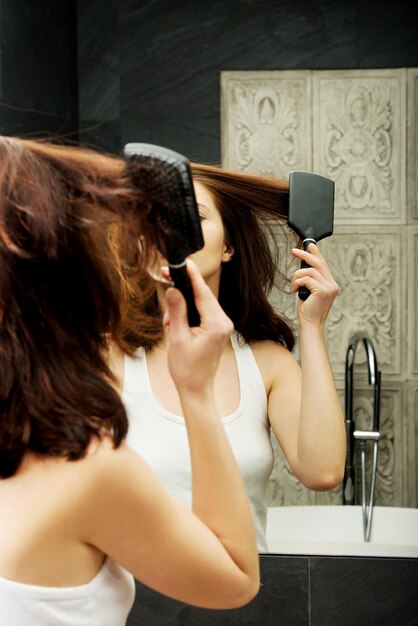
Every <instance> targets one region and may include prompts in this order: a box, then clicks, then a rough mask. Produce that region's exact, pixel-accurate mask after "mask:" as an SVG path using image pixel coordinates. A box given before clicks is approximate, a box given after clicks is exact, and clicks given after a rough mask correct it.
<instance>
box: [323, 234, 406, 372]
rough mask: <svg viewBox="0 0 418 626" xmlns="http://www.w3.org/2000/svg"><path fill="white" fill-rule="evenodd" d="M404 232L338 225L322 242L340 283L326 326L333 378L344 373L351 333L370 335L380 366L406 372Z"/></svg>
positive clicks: (329, 262) (390, 370) (324, 251)
mask: <svg viewBox="0 0 418 626" xmlns="http://www.w3.org/2000/svg"><path fill="white" fill-rule="evenodd" d="M403 239H404V238H403V234H402V229H401V228H399V229H398V230H397V231H396V230H393V229H392V230H388V229H387V228H385V227H378V228H377V227H375V228H370V227H365V228H362V229H361V230H360V229H359V230H358V231H353V229H350V230H348V229H347V228H345V227H339V228H338V230H336V231H335V232H334V235H333V236H332V237H330V238H328V239H324V240H323V241H321V242H320V247H321V249H322V252H323V254H324V257H325V258H326V259H327V261H328V264H329V266H330V268H331V271H332V273H333V275H334V277H335V279H336V281H337V282H338V284H339V285H340V293H339V294H338V296H337V298H336V299H335V301H334V304H333V307H332V309H331V311H330V314H329V316H328V320H327V326H326V337H327V346H328V351H329V354H330V360H331V364H332V366H333V371H334V374H336V375H342V374H343V373H344V364H345V351H346V349H347V346H348V342H349V339H350V337H351V335H352V334H353V333H355V332H358V331H365V332H367V333H368V335H369V336H370V338H371V339H372V341H373V342H374V344H375V348H376V353H377V360H378V364H379V368H381V369H382V372H383V373H385V374H393V375H399V374H400V373H401V357H402V340H403V336H402V333H403V328H404V316H405V308H406V307H405V302H406V293H405V273H404V272H403V271H402V268H403V267H404V254H405V250H404V245H403Z"/></svg>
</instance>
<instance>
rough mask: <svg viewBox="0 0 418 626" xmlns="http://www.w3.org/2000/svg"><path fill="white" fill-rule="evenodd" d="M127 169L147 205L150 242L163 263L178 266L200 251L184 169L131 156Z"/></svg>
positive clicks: (146, 156)
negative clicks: (161, 255) (161, 256)
mask: <svg viewBox="0 0 418 626" xmlns="http://www.w3.org/2000/svg"><path fill="white" fill-rule="evenodd" d="M127 168H128V174H129V176H130V179H131V181H132V182H133V184H134V185H135V186H136V187H137V188H138V189H140V190H141V192H142V194H143V197H144V201H145V203H146V204H147V205H148V215H147V219H148V222H149V223H150V224H151V225H152V227H153V228H152V231H153V232H152V234H153V238H154V243H155V245H156V246H157V248H158V249H159V250H160V252H161V253H162V254H163V255H164V256H165V257H166V258H167V260H168V261H169V262H172V263H179V262H181V261H183V260H184V258H185V257H186V256H188V255H189V254H191V253H192V252H194V251H196V250H198V249H199V248H201V247H202V245H203V237H202V235H201V228H200V219H199V216H198V212H197V207H196V201H195V198H194V190H193V186H192V182H191V174H189V172H188V171H187V168H186V166H185V165H184V164H183V163H179V162H173V160H170V159H166V158H161V157H159V156H158V155H157V156H154V155H149V154H132V155H130V157H129V159H128V163H127Z"/></svg>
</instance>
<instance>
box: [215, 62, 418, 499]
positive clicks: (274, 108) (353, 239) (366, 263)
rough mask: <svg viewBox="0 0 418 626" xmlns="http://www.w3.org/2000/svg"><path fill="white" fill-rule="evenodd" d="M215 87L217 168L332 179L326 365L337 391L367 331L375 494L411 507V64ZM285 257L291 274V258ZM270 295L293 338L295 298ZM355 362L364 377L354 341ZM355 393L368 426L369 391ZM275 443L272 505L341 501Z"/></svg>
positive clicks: (417, 249)
mask: <svg viewBox="0 0 418 626" xmlns="http://www.w3.org/2000/svg"><path fill="white" fill-rule="evenodd" d="M311 85H312V91H311ZM221 94H222V146H223V165H224V166H225V167H229V168H231V169H236V170H241V171H251V172H255V173H256V172H258V173H263V174H270V175H273V176H277V177H280V178H283V177H287V176H288V174H289V172H290V171H292V170H297V169H300V170H311V171H315V172H318V173H321V174H323V175H325V176H329V177H330V178H333V179H334V180H335V182H336V207H335V218H336V224H337V226H336V228H335V229H334V235H333V236H332V237H330V238H328V239H325V240H323V241H321V242H320V243H319V247H320V249H321V251H322V252H323V254H324V256H325V258H326V259H327V261H328V263H329V265H330V267H331V269H332V271H333V274H334V276H335V278H336V280H337V281H338V283H339V284H340V287H341V291H340V294H339V295H338V297H337V299H336V301H335V303H334V306H333V307H332V309H331V312H330V315H329V318H328V321H327V327H326V341H327V346H328V351H329V354H330V360H331V365H332V369H333V373H334V377H335V378H336V381H337V385H338V386H339V392H340V394H341V397H342V396H343V393H344V389H343V385H344V382H343V379H344V369H345V353H346V349H347V345H348V341H349V338H350V336H351V335H352V333H354V332H358V331H360V330H364V331H366V332H367V333H368V334H369V335H370V336H371V338H372V340H373V342H374V344H375V347H376V351H377V358H378V365H379V368H380V369H381V370H382V379H383V392H382V417H381V423H382V429H383V430H382V433H383V436H382V441H381V443H380V452H379V476H378V484H377V494H376V502H377V503H378V504H385V505H394V506H417V505H418V461H417V459H416V454H415V453H416V451H418V340H417V337H418V289H417V285H418V223H417V221H416V220H417V219H418V171H417V168H418V68H408V69H406V68H404V69H390V70H355V71H352V70H341V71H307V70H303V71H292V72H290V71H289V72H282V71H280V72H223V73H222V90H221ZM311 117H312V118H313V128H312V129H311V127H310V119H311ZM406 224H408V225H406ZM406 244H407V245H406ZM283 254H285V253H283ZM288 254H289V252H288V251H287V252H286V255H288ZM289 258H290V261H289V265H288V267H287V268H286V269H287V274H288V276H289V277H290V276H291V274H292V273H293V271H294V270H295V269H296V267H298V263H297V262H296V264H295V263H293V264H292V261H291V259H292V257H289ZM270 301H271V302H272V303H273V305H274V306H275V308H276V309H277V310H278V311H279V312H280V313H281V314H282V315H284V316H285V317H286V318H287V319H288V320H289V321H290V323H291V324H292V325H293V327H294V330H295V334H296V337H297V336H298V321H297V315H296V304H297V296H295V295H294V294H292V293H291V292H290V289H287V291H286V290H284V291H278V290H275V291H274V292H273V293H272V294H270ZM294 354H295V357H296V358H297V359H298V360H299V346H298V343H296V347H295V350H294ZM356 362H357V367H356V374H357V377H356V380H358V381H359V382H360V384H363V381H365V380H366V379H365V378H363V376H365V373H366V367H365V355H364V353H363V351H362V350H361V349H359V351H358V354H357V355H356ZM405 389H407V394H406V399H405V398H404V395H405V394H404V390H405ZM355 395H356V397H355V410H356V418H357V421H358V423H360V424H361V423H362V422H364V425H366V424H367V420H368V419H369V418H368V416H369V415H370V411H371V396H370V389H368V388H366V387H364V388H363V389H362V388H361V387H360V388H359V389H358V390H357V387H356V394H355ZM273 445H274V449H275V459H276V460H275V467H274V470H273V473H272V476H271V480H270V487H269V495H270V500H271V502H272V504H276V505H279V504H284V505H285V504H286V505H289V504H327V503H337V504H340V503H341V501H342V494H341V488H337V489H335V490H332V491H331V492H324V493H315V492H311V491H309V490H308V489H305V488H304V487H302V485H301V484H300V483H299V482H298V481H297V480H296V479H295V477H294V476H293V474H292V472H291V471H290V469H289V466H288V464H287V461H286V459H285V457H284V455H283V453H282V451H281V449H280V446H279V445H278V443H277V442H276V441H275V438H274V437H273ZM368 456H369V458H370V455H368Z"/></svg>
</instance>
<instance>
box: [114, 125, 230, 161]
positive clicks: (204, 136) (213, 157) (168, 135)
mask: <svg viewBox="0 0 418 626" xmlns="http://www.w3.org/2000/svg"><path fill="white" fill-rule="evenodd" d="M121 130H122V141H123V143H124V144H125V143H129V142H133V141H143V142H147V143H155V144H159V145H162V146H165V147H167V148H171V149H172V150H176V151H177V152H180V153H181V154H184V155H185V156H186V157H187V158H188V159H189V160H191V161H199V162H203V163H212V164H218V163H219V162H220V129H219V120H218V119H206V118H203V119H202V118H191V119H189V120H184V119H170V118H157V117H155V118H141V117H138V118H137V119H134V120H122V122H121Z"/></svg>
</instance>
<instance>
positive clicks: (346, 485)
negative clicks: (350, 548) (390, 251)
mask: <svg viewBox="0 0 418 626" xmlns="http://www.w3.org/2000/svg"><path fill="white" fill-rule="evenodd" d="M361 342H363V345H364V348H365V350H366V355H367V367H368V374H369V384H370V385H373V391H374V396H373V418H372V428H371V430H354V418H353V370H354V357H355V354H356V349H357V346H358V344H359V343H361ZM380 382H381V372H380V371H379V370H378V367H377V359H376V351H375V349H374V346H373V343H372V341H371V339H370V338H369V337H368V335H367V334H366V333H355V334H354V335H352V336H351V338H350V341H349V345H348V348H347V353H346V361H345V428H346V438H347V453H346V462H345V472H344V480H343V503H344V504H354V503H355V496H356V481H355V466H354V460H355V455H354V448H355V442H358V445H359V447H360V459H361V505H362V511H363V533H364V540H365V541H370V531H371V524H372V515H373V500H374V492H375V486H376V473H377V458H378V443H379V438H380V432H379V426H380ZM367 441H372V442H373V463H372V477H371V486H370V493H369V498H367V495H366V442H367Z"/></svg>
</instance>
